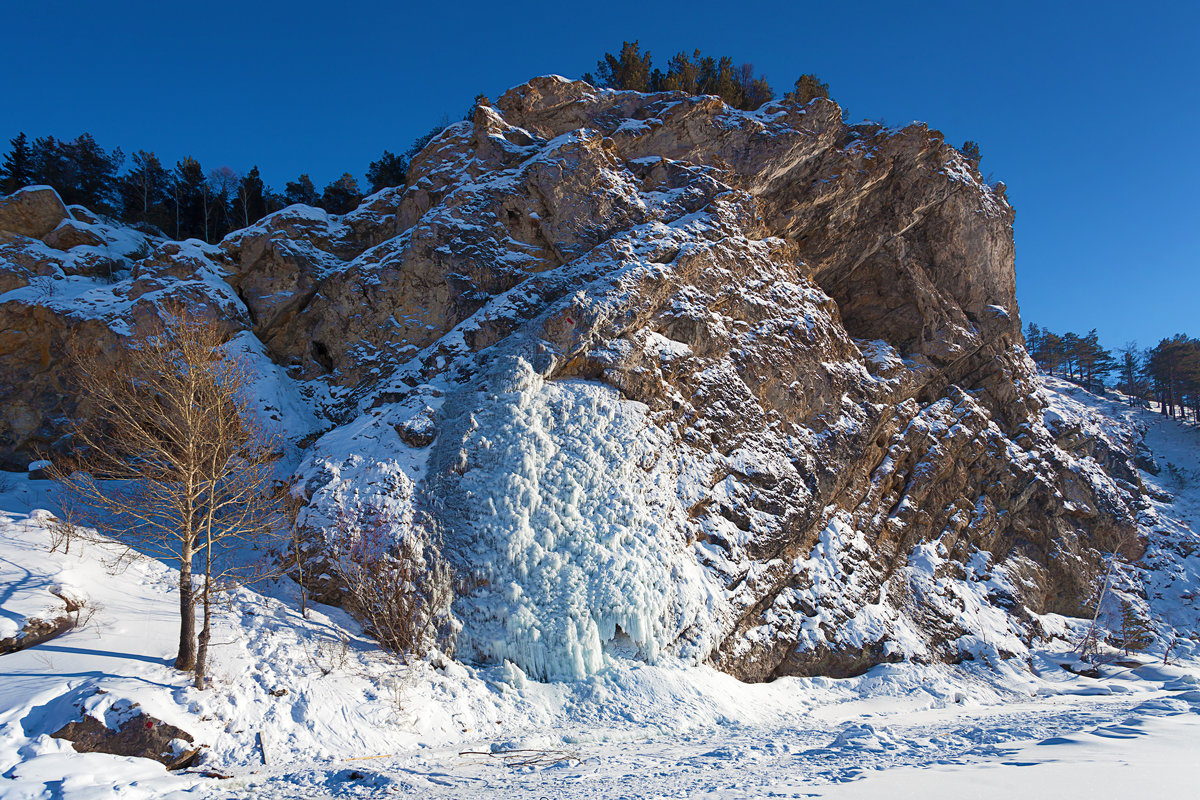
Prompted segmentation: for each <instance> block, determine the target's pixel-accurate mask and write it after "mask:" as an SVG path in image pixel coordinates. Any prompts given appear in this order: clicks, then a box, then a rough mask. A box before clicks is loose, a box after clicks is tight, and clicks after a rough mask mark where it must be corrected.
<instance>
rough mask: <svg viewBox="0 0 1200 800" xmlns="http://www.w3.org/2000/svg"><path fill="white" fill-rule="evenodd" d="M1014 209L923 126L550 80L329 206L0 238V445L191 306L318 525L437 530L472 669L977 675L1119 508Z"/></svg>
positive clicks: (22, 447) (1019, 634) (1084, 561)
mask: <svg viewBox="0 0 1200 800" xmlns="http://www.w3.org/2000/svg"><path fill="white" fill-rule="evenodd" d="M1012 220H1013V212H1012V208H1011V207H1010V206H1009V204H1008V202H1007V200H1006V198H1005V193H1004V187H1003V186H1002V185H997V186H989V185H987V184H986V183H985V182H984V181H983V180H982V179H981V177H980V175H979V173H978V169H977V168H976V166H975V165H974V164H972V163H970V162H969V161H967V160H965V159H964V158H963V156H962V155H961V154H960V153H958V152H957V151H956V150H955V149H954V148H953V147H950V146H949V145H947V144H946V143H945V142H944V141H943V140H942V137H941V135H940V134H938V133H937V132H936V131H931V130H929V129H927V128H926V127H924V126H921V125H912V126H909V127H907V128H904V129H902V130H892V129H885V128H881V127H879V126H876V125H847V124H846V123H844V122H843V120H842V114H841V110H840V109H839V108H838V107H837V106H836V105H835V104H834V103H832V102H830V101H827V100H815V101H813V102H811V103H809V104H808V105H806V106H798V105H794V104H788V103H772V104H769V105H767V106H765V107H763V108H762V109H760V110H759V111H757V112H742V111H736V110H733V109H730V108H729V107H727V106H725V105H724V104H723V103H721V102H720V101H719V100H718V99H716V98H713V97H689V96H685V95H682V94H678V93H662V94H639V93H635V92H614V91H607V90H603V91H602V90H596V89H594V88H593V87H591V86H589V85H588V84H586V83H582V82H578V81H574V82H572V81H567V80H564V79H561V78H556V77H546V78H538V79H535V80H533V81H531V82H529V83H528V84H525V85H523V86H520V87H517V88H516V89H513V90H511V91H510V92H508V93H507V94H505V95H504V96H503V97H502V98H501V99H500V100H499V101H498V102H497V103H496V105H495V107H488V106H480V107H478V108H476V110H475V113H474V116H473V118H472V119H471V120H469V121H465V122H462V123H457V124H455V125H452V126H450V127H448V128H447V129H446V130H445V131H443V132H442V133H441V135H439V136H438V137H436V138H435V139H434V140H433V141H431V142H430V143H429V145H428V146H427V147H426V148H425V150H424V151H423V152H422V153H421V154H420V155H418V156H417V157H416V158H415V159H414V160H413V163H412V165H411V166H410V170H409V175H408V185H407V186H406V187H400V188H394V189H387V190H384V191H382V192H379V193H377V194H375V195H372V196H371V197H369V198H367V199H366V200H365V201H364V202H363V204H362V205H361V206H360V207H359V208H358V209H357V210H356V211H354V212H351V213H350V214H346V215H344V216H341V217H336V216H332V215H329V214H326V213H325V212H322V211H319V210H316V209H310V208H306V207H303V206H293V207H290V208H288V209H284V210H283V211H280V212H278V213H276V214H273V215H271V216H269V217H267V218H266V219H264V220H263V221H261V222H259V223H258V224H257V225H255V226H252V227H250V228H248V229H245V230H243V231H238V232H236V233H233V234H231V235H230V236H228V237H226V239H225V240H224V241H223V242H221V243H220V245H218V246H207V245H201V244H199V243H195V242H187V243H182V244H179V243H167V242H161V241H151V240H149V239H148V238H147V237H145V236H144V235H142V234H133V233H129V232H125V233H123V234H122V236H125V238H121V236H118V235H116V234H115V233H114V232H113V229H112V227H111V226H106V225H105V224H103V223H100V222H91V223H89V222H84V221H80V220H78V219H77V220H75V221H72V223H71V225H70V226H69V227H70V230H69V231H68V230H65V229H63V230H61V231H58V232H57V233H56V232H55V230H56V229H52V230H47V231H46V232H44V233H41V234H39V236H40V237H41V238H40V240H39V239H38V237H32V238H29V237H30V236H31V234H30V233H25V234H22V236H23V237H26V238H21V239H12V240H10V241H8V242H0V248H5V249H3V250H0V257H3V258H4V262H3V265H0V281H7V283H0V289H4V288H5V287H7V290H6V291H7V293H6V294H0V365H2V366H3V369H4V371H5V374H6V375H10V376H13V377H12V378H10V379H9V380H8V381H6V382H4V383H3V384H0V458H5V459H7V461H8V463H10V464H17V463H20V462H21V461H22V459H25V458H28V456H29V455H30V453H31V451H32V450H33V449H35V446H43V447H52V446H53V444H54V442H55V439H56V435H57V430H58V426H59V425H60V423H61V420H62V418H63V417H64V415H66V414H69V413H72V410H73V409H74V408H75V406H76V403H77V400H76V399H75V398H73V397H72V395H71V391H70V386H69V379H68V378H67V377H65V376H64V373H63V372H62V370H61V366H60V364H61V354H62V351H63V348H64V346H65V344H64V343H65V342H66V341H67V339H68V338H69V337H70V336H71V335H72V334H73V333H77V332H80V331H87V337H88V340H89V341H90V342H92V343H94V344H93V345H92V346H103V347H108V348H110V349H111V350H112V352H113V357H119V349H117V348H116V343H117V342H118V341H119V339H120V338H121V337H122V336H123V335H125V334H127V333H128V332H129V330H130V328H129V323H128V320H130V319H133V320H134V322H133V324H135V325H136V319H137V315H138V314H143V315H144V314H149V313H153V312H154V310H155V309H156V308H159V307H161V304H162V302H163V301H164V300H165V299H168V298H174V299H181V300H185V301H187V302H189V303H191V304H193V305H199V306H202V307H203V308H204V309H205V313H207V314H209V315H211V316H213V317H216V318H220V319H221V320H223V321H224V323H225V324H227V325H228V326H229V327H230V329H231V330H232V331H240V332H241V333H240V334H239V335H241V336H248V335H250V334H253V337H256V338H257V340H259V341H260V342H261V348H262V350H261V353H262V358H263V359H264V360H263V362H262V363H263V365H264V366H263V369H264V371H270V370H275V372H272V373H271V374H278V375H279V378H278V381H277V383H278V386H279V387H282V388H281V389H279V391H280V392H282V393H283V394H288V396H289V397H302V398H307V399H305V400H303V403H304V404H306V405H307V408H308V410H309V412H310V417H309V418H308V421H307V422H305V423H304V424H303V425H299V426H298V427H297V426H293V430H292V433H293V434H294V436H295V438H296V439H297V440H298V441H302V444H304V445H305V446H308V449H307V451H306V455H305V460H304V462H303V463H302V464H301V465H300V467H299V469H298V480H299V481H300V482H301V483H302V484H303V486H304V488H305V493H306V496H307V497H308V499H309V507H308V509H307V510H306V513H305V521H306V523H307V524H308V525H309V526H310V527H311V528H312V529H314V530H319V529H321V527H322V526H324V525H329V524H332V523H333V520H334V518H335V516H336V514H335V509H336V508H338V507H339V506H344V505H345V504H346V503H357V504H366V505H372V506H375V507H378V508H381V509H387V510H388V519H390V520H394V521H395V524H396V525H397V526H398V528H401V527H403V526H404V525H407V524H409V522H410V521H411V520H412V519H413V518H414V515H415V514H417V513H428V514H430V515H431V516H432V517H434V518H435V519H436V520H437V521H438V522H439V524H440V528H441V529H442V530H443V532H444V536H445V539H446V550H447V552H448V553H449V554H450V556H451V557H452V559H453V560H454V561H455V562H456V566H457V568H458V570H459V572H460V574H462V575H463V576H465V577H466V578H467V579H468V584H469V586H470V587H471V588H470V589H469V590H468V591H467V592H465V593H464V594H463V595H462V596H461V597H460V598H459V600H458V602H457V604H456V611H457V613H458V615H459V616H460V618H461V619H462V622H463V625H464V627H463V631H462V634H461V635H460V637H459V642H460V653H462V654H463V655H464V656H466V657H469V658H478V659H485V660H486V659H493V660H500V659H508V660H510V661H513V662H514V663H515V664H517V665H518V666H520V667H521V668H523V669H525V670H526V671H528V672H530V673H531V674H533V675H535V676H537V677H564V676H566V677H569V676H576V675H582V674H586V673H588V672H590V671H593V670H595V669H597V668H599V667H600V666H601V665H602V664H603V663H604V659H605V658H608V657H613V656H618V655H620V656H633V657H640V658H645V659H648V660H656V659H661V658H670V657H678V658H683V659H686V660H689V661H705V662H709V663H712V664H714V665H716V666H718V667H719V668H721V669H723V670H726V671H728V672H730V673H731V674H734V675H736V676H738V677H741V678H744V679H748V680H766V679H770V678H772V677H775V676H779V675H791V674H829V675H848V674H854V673H856V672H860V671H862V670H864V669H866V668H868V667H870V666H871V665H873V664H876V663H880V662H882V661H888V660H896V659H900V658H917V659H942V660H961V659H965V658H993V657H995V658H1000V657H1003V656H1005V655H1007V654H1012V653H1017V652H1020V651H1021V650H1022V649H1023V648H1024V647H1026V646H1027V643H1028V642H1029V640H1030V639H1031V638H1032V637H1034V636H1036V635H1037V634H1038V631H1039V626H1038V620H1037V618H1038V615H1040V614H1044V613H1047V612H1058V613H1064V614H1077V613H1081V612H1082V611H1083V607H1084V604H1085V603H1086V600H1087V595H1088V593H1089V591H1090V582H1089V577H1088V576H1089V572H1090V570H1091V569H1092V567H1093V565H1094V563H1095V558H1096V551H1097V549H1098V548H1104V547H1111V544H1112V542H1114V541H1118V540H1125V539H1128V538H1129V537H1131V536H1132V532H1133V530H1134V528H1133V512H1132V508H1131V505H1130V503H1131V502H1132V495H1131V492H1132V491H1136V490H1135V489H1134V488H1133V487H1131V486H1129V485H1126V486H1124V487H1122V486H1118V485H1117V484H1116V483H1114V482H1113V481H1112V480H1111V479H1109V478H1107V477H1106V476H1105V475H1104V473H1103V472H1101V471H1100V470H1099V469H1096V468H1095V461H1094V460H1092V459H1091V455H1092V453H1091V452H1082V451H1072V450H1070V449H1069V448H1068V449H1064V447H1063V446H1062V445H1063V444H1064V440H1062V432H1061V431H1059V432H1056V431H1052V430H1050V429H1048V428H1047V426H1046V424H1045V423H1044V421H1043V419H1042V404H1041V402H1040V401H1039V399H1038V397H1037V393H1036V380H1035V377H1034V367H1033V365H1032V363H1031V362H1030V360H1029V359H1028V357H1027V355H1026V353H1025V351H1024V347H1023V340H1022V337H1021V327H1020V318H1019V313H1018V309H1017V303H1016V297H1015V274H1014V263H1013V241H1012ZM0 227H3V226H0ZM26 230H30V231H31V230H32V229H28V228H27V229H26ZM138 237H140V238H138ZM97 241H99V242H102V243H103V244H97ZM55 248H58V249H55ZM88 258H90V259H107V260H108V262H109V263H110V264H111V265H112V266H111V267H110V269H109V272H108V275H111V276H115V278H116V279H115V281H114V282H111V283H109V282H104V281H99V280H97V279H96V278H95V277H94V272H93V273H91V274H90V275H89V273H88V271H87V270H86V269H84V268H83V267H81V266H80V265H81V264H83V263H84V262H85V261H86V259H88ZM85 280H90V281H92V285H91V286H92V288H90V289H89V290H88V291H87V292H84V293H80V291H79V287H80V286H81V284H80V283H79V282H80V281H85ZM39 281H40V282H41V283H40V284H39ZM43 287H45V288H43ZM71 287H73V288H71ZM68 289H69V290H68ZM85 300H86V302H84V301H85ZM256 347H258V345H256ZM255 352H259V351H257V350H256V351H255ZM267 356H269V358H270V360H271V361H272V362H273V364H268V363H267V362H266V360H265V359H266V357H267ZM283 369H286V370H287V377H284V375H283ZM84 402H86V399H84ZM298 402H300V401H298ZM284 405H286V403H283V402H282V401H281V402H280V403H277V404H276V406H274V410H275V411H277V412H278V411H279V409H280V408H282V407H283V406H284ZM268 411H269V409H268ZM312 415H317V416H321V417H323V419H324V422H319V421H313V418H312ZM293 418H294V415H293V417H289V419H293ZM335 426H336V428H337V429H336V430H333V431H330V432H329V433H327V434H326V435H324V436H323V437H321V438H319V439H317V440H316V441H315V443H314V442H313V441H312V440H313V439H314V438H316V437H314V436H310V435H309V434H312V433H314V431H315V430H317V429H319V428H322V427H324V428H332V427H335ZM1056 436H1057V437H1059V438H1058V439H1056V438H1055V437H1056ZM1115 458H1116V460H1118V461H1120V458H1119V456H1116V457H1115ZM1110 467H1111V465H1110Z"/></svg>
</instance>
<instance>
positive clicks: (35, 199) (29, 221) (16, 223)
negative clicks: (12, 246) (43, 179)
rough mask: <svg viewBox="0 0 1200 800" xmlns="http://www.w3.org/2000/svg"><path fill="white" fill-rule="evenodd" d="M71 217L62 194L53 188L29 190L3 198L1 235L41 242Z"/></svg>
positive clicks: (0, 203) (25, 189) (0, 204)
mask: <svg viewBox="0 0 1200 800" xmlns="http://www.w3.org/2000/svg"><path fill="white" fill-rule="evenodd" d="M68 216H69V215H68V213H67V207H66V206H64V205H63V201H62V199H61V198H60V197H59V196H58V192H56V191H54V190H53V189H51V188H50V187H49V186H29V187H27V188H24V189H21V190H19V191H16V192H13V193H12V194H10V195H8V196H7V197H0V231H7V232H8V233H18V234H20V235H22V236H29V237H31V238H34V239H40V238H41V237H43V236H45V235H46V234H48V233H50V231H52V230H54V229H55V228H56V227H58V224H59V223H60V222H62V221H63V220H64V219H67V217H68Z"/></svg>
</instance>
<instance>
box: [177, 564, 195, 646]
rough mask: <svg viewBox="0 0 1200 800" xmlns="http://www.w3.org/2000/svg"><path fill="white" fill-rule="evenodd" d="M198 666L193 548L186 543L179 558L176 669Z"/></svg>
mask: <svg viewBox="0 0 1200 800" xmlns="http://www.w3.org/2000/svg"><path fill="white" fill-rule="evenodd" d="M195 666H196V589H195V587H194V586H192V548H191V546H190V545H187V544H185V545H184V547H183V553H182V556H181V557H180V560H179V655H178V656H176V657H175V669H184V670H191V669H194V668H195Z"/></svg>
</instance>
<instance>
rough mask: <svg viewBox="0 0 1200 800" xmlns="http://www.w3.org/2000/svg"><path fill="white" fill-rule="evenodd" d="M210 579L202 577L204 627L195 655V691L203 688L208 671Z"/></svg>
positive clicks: (210, 626)
mask: <svg viewBox="0 0 1200 800" xmlns="http://www.w3.org/2000/svg"><path fill="white" fill-rule="evenodd" d="M211 579H212V578H211V576H210V575H205V576H204V591H203V594H202V600H201V602H202V605H203V607H204V627H203V628H201V629H200V649H199V651H198V652H197V653H196V680H195V682H194V683H193V685H194V686H195V687H196V688H197V689H203V688H204V685H205V682H204V679H205V677H206V674H207V671H208V640H209V639H210V638H211V637H212V597H211V596H210V595H209V591H208V582H209V581H210V580H211Z"/></svg>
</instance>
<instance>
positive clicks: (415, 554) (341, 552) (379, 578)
mask: <svg viewBox="0 0 1200 800" xmlns="http://www.w3.org/2000/svg"><path fill="white" fill-rule="evenodd" d="M439 538H440V537H438V535H437V533H436V529H435V527H434V526H433V524H432V523H431V522H428V521H424V522H418V523H409V524H406V523H404V522H402V521H400V520H399V519H398V518H397V517H396V516H395V515H394V514H391V513H389V512H388V511H386V510H382V509H378V508H370V507H359V508H357V509H355V510H353V511H350V510H348V509H345V508H343V509H341V510H340V511H339V514H338V519H337V523H336V527H335V531H334V535H333V542H332V553H331V554H330V555H331V558H330V568H331V571H332V572H333V573H334V576H335V577H336V578H337V579H338V580H339V581H340V582H341V584H342V585H343V587H344V591H345V595H344V605H345V607H346V609H347V610H348V611H349V612H350V613H351V614H353V615H354V616H355V618H357V619H358V620H359V622H361V623H362V625H363V627H364V628H365V629H366V630H367V632H368V633H369V634H370V635H372V636H373V637H374V638H375V639H376V640H377V641H378V642H379V646H380V647H381V648H383V649H384V650H386V651H387V652H389V653H391V654H393V655H396V656H399V657H400V658H402V659H403V658H406V657H408V656H410V655H412V656H417V657H420V656H423V655H425V654H426V653H427V652H429V650H431V649H433V648H439V649H442V650H443V651H449V650H451V649H452V648H453V644H454V641H453V640H454V634H455V633H456V632H457V630H456V628H457V623H456V622H455V620H454V618H453V617H452V615H451V613H450V604H451V603H452V602H453V600H454V579H453V574H452V572H451V569H450V566H449V564H448V563H447V562H446V560H445V559H444V558H443V557H442V553H441V548H440V547H439V543H438V539H439Z"/></svg>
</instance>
